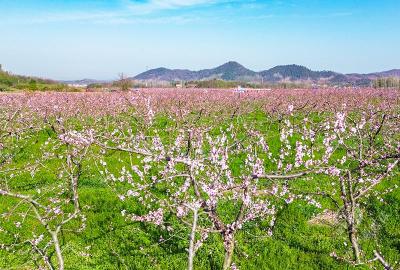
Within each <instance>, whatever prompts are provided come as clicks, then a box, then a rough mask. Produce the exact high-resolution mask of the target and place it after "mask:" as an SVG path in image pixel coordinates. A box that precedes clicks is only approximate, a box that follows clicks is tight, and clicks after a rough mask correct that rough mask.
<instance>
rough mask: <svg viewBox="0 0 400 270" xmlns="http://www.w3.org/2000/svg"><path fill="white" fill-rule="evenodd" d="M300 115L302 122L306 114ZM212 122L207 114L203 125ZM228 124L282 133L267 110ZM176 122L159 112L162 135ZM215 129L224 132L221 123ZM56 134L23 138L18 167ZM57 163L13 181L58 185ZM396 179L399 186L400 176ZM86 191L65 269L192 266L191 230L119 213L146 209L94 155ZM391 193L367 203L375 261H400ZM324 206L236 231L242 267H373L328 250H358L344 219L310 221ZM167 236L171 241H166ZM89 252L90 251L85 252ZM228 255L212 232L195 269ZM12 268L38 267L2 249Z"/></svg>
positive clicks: (398, 199) (398, 198) (21, 186)
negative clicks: (126, 195) (124, 194)
mask: <svg viewBox="0 0 400 270" xmlns="http://www.w3.org/2000/svg"><path fill="white" fill-rule="evenodd" d="M316 117H317V116H316ZM298 119H299V120H301V116H300V115H299V116H298ZM210 121H211V120H210V119H202V124H207V123H208V122H210ZM229 121H235V122H237V123H239V124H240V125H243V126H244V125H248V126H253V127H255V128H257V129H258V130H260V131H263V132H264V133H265V134H267V135H268V136H270V137H271V138H273V137H276V136H278V133H277V128H278V127H277V125H276V124H275V123H274V122H273V121H271V119H270V118H269V116H267V115H265V114H262V113H261V112H257V113H253V114H249V115H244V116H241V117H239V118H235V119H233V120H228V121H227V122H224V123H221V126H228V125H229V124H230V122H229ZM88 123H90V121H88ZM81 124H82V123H79V122H77V121H71V123H70V125H73V126H74V125H81ZM130 125H131V126H132V127H133V128H135V126H136V123H135V122H131V123H130ZM174 125H175V123H174V122H173V121H171V120H170V119H168V117H159V118H157V119H156V122H155V126H156V128H158V129H160V130H164V131H163V132H160V135H162V137H163V139H164V140H165V141H168V140H170V139H171V137H173V135H174V134H171V133H170V132H169V130H168V128H171V127H173V126H174ZM213 132H215V134H217V133H218V132H219V128H216V129H215V130H213ZM49 136H54V134H53V133H52V132H51V131H50V130H42V131H40V132H39V133H37V134H34V136H32V137H31V139H30V140H29V141H20V142H16V143H17V144H19V145H21V148H19V149H18V154H17V155H16V157H15V158H14V160H13V162H14V165H15V164H16V165H17V167H21V168H22V167H23V166H24V165H25V164H27V163H28V162H29V161H30V160H32V159H34V158H37V157H38V155H40V146H42V145H43V143H44V142H45V141H46V140H47V138H48V137H49ZM270 146H271V148H272V149H278V148H279V144H278V142H277V141H276V143H273V142H272V143H271V144H270ZM125 158H126V157H124V155H123V154H120V153H111V154H110V155H108V156H107V157H106V160H107V162H108V163H109V164H113V165H115V168H118V167H121V162H120V160H124V159H125ZM241 160H242V158H241V157H237V160H235V162H234V165H233V166H235V167H239V164H240V163H241ZM235 164H236V165H235ZM58 165H59V164H58V163H57V162H53V163H49V164H47V166H46V168H45V169H43V170H40V171H39V172H38V173H37V174H35V175H34V177H31V176H30V175H29V174H23V175H20V176H18V177H17V178H15V180H14V181H12V182H11V183H10V184H11V185H12V188H13V189H14V190H18V191H24V192H29V191H31V190H35V189H38V188H46V187H49V186H51V185H53V184H54V182H55V179H56V175H57V166H58ZM266 166H268V164H266ZM327 180H329V179H324V178H318V179H315V180H312V181H304V182H299V184H298V185H299V188H303V189H312V188H315V187H316V186H317V185H324V184H325V185H327ZM392 181H395V182H396V183H398V184H400V179H399V178H398V177H397V178H395V179H392ZM328 184H329V183H328ZM79 189H80V200H81V204H82V205H85V206H87V207H85V208H84V209H83V211H84V213H85V215H86V217H87V228H86V230H84V231H83V232H81V233H78V232H76V231H73V230H72V231H65V232H63V234H62V237H61V242H62V244H63V250H64V256H65V261H66V269H71V270H72V269H163V270H164V269H185V268H186V264H187V251H186V248H187V246H188V239H187V235H188V233H189V231H188V229H187V228H184V227H182V225H180V224H179V223H178V222H177V220H176V219H175V218H174V217H166V219H167V221H169V222H171V224H172V226H173V228H174V231H173V232H167V231H162V230H159V229H158V228H157V227H156V226H154V225H149V224H142V223H137V222H129V221H126V220H125V219H124V218H123V217H122V215H121V214H120V212H121V210H122V209H128V210H136V211H137V210H139V209H140V206H139V205H137V204H135V203H132V201H129V200H128V201H123V202H122V201H120V200H119V199H118V198H117V196H116V194H115V191H114V190H113V188H112V187H110V186H109V184H108V183H106V182H105V181H104V179H103V178H102V177H101V175H100V174H99V173H98V171H97V168H96V163H95V162H94V161H93V160H88V161H87V162H85V163H84V168H83V173H82V176H81V181H80V186H79ZM384 198H385V201H386V202H385V203H382V202H380V201H379V200H377V199H375V198H372V197H371V198H369V199H368V201H367V202H366V209H367V210H368V211H367V212H368V213H369V214H368V215H367V214H364V215H363V222H362V224H361V225H360V232H361V234H360V238H361V243H362V248H363V250H365V251H366V253H367V256H369V257H370V258H372V251H373V249H375V248H376V247H377V246H378V247H379V248H380V251H381V252H382V253H383V254H384V255H385V258H386V259H387V260H388V261H390V262H395V261H398V260H399V259H400V191H399V189H397V190H395V191H393V192H391V193H388V194H386V195H384ZM13 203H15V201H13V200H10V199H8V198H2V197H0V213H1V212H4V210H5V209H8V208H9V207H10V206H11V205H13ZM323 204H324V205H329V202H328V201H323ZM230 210H232V209H229V208H227V209H222V210H221V211H226V212H229V211H230ZM320 211H321V210H319V209H317V208H316V207H313V206H310V205H308V204H305V203H302V202H295V203H293V204H290V205H284V206H283V207H282V208H281V209H280V210H279V213H278V217H277V221H276V224H275V227H274V234H273V236H272V237H268V236H267V231H266V226H265V225H264V224H263V223H262V222H260V223H256V222H254V223H250V224H247V225H246V226H247V227H246V230H244V231H241V232H239V233H238V235H237V245H236V249H235V255H234V262H235V264H236V265H237V266H238V267H239V268H240V269H302V270H303V269H355V268H357V269H368V268H367V267H366V266H358V267H354V266H352V265H349V264H348V263H346V262H342V261H338V260H336V259H334V258H332V257H331V256H330V255H329V254H330V253H331V252H332V251H335V252H337V253H338V254H342V255H347V256H351V253H350V248H349V246H346V245H345V243H347V242H348V241H347V236H346V232H345V230H344V226H343V224H342V225H339V226H336V227H335V228H332V227H329V226H327V225H311V224H310V223H308V220H309V219H311V218H312V217H313V216H314V215H316V214H317V213H319V212H320ZM6 226H8V227H9V228H10V230H12V228H11V226H12V224H3V222H2V221H1V220H0V227H6ZM31 226H37V227H39V225H38V224H29V226H26V227H24V228H23V232H22V233H23V234H29V233H30V229H32V227H31ZM372 226H373V227H374V228H375V234H370V232H371V230H370V228H371V227H372ZM1 237H3V236H1V234H0V243H1V242H3V241H5V240H6V238H1ZM160 237H162V238H163V239H170V240H167V241H165V242H160V241H159V240H160ZM84 253H88V254H90V255H89V256H85V255H84ZM53 256H54V254H53ZM223 256H224V248H223V245H222V240H221V237H220V236H219V235H211V236H210V238H209V239H208V240H207V241H206V242H205V243H204V245H203V247H202V248H201V249H200V250H199V251H198V254H197V255H196V257H195V269H221V268H222V264H223ZM52 259H53V260H54V258H52ZM24 265H25V266H26V267H25V268H24ZM13 267H14V269H31V268H32V267H33V266H32V264H30V255H29V254H28V253H24V252H22V253H21V252H18V253H17V254H13V253H10V252H7V251H4V250H0V269H12V268H13Z"/></svg>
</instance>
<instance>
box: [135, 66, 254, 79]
mask: <svg viewBox="0 0 400 270" xmlns="http://www.w3.org/2000/svg"><path fill="white" fill-rule="evenodd" d="M256 74H257V73H256V72H254V71H251V70H249V69H247V68H245V67H244V66H242V65H240V64H239V63H237V62H228V63H226V64H223V65H222V66H219V67H216V68H213V69H203V70H199V71H191V70H187V69H167V68H156V69H152V70H149V71H146V72H143V73H141V74H139V75H137V76H135V77H134V78H133V79H135V80H158V81H180V80H183V81H194V80H205V79H222V80H227V81H232V80H239V79H248V78H251V77H254V76H256Z"/></svg>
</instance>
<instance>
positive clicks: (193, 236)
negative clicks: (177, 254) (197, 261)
mask: <svg viewBox="0 0 400 270" xmlns="http://www.w3.org/2000/svg"><path fill="white" fill-rule="evenodd" d="M197 219H198V210H197V209H195V210H193V223H192V231H191V233H190V242H189V264H188V270H193V259H194V255H195V253H196V251H195V250H194V244H195V241H196V228H197Z"/></svg>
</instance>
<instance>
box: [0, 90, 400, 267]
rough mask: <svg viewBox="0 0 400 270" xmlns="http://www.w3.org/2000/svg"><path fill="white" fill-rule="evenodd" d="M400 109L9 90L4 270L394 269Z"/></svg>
mask: <svg viewBox="0 0 400 270" xmlns="http://www.w3.org/2000/svg"><path fill="white" fill-rule="evenodd" d="M399 101H400V92H399V91H398V90H384V91H383V90H382V91H381V90H372V89H361V90H349V89H338V90H334V89H327V90H291V91H287V90H286V91H284V90H274V91H248V92H245V93H234V92H233V91H230V90H201V89H199V90H163V89H153V90H139V91H137V92H134V93H107V94H105V93H104V94H99V93H86V94H85V93H42V94H21V93H20V94H2V95H0V112H1V116H0V125H1V131H0V181H1V182H0V213H1V218H0V269H37V268H38V269H187V268H188V265H189V267H190V263H189V261H190V260H191V259H192V260H193V269H384V263H387V264H390V267H392V269H397V268H398V267H399V265H400V264H399V262H400V190H399V189H398V186H399V185H400V174H399V166H398V161H399V158H400V157H399V154H400V132H399V131H400V124H399V123H400V119H399V116H400V105H399V104H400V102H399ZM342 187H344V189H343V188H342ZM160 213H161V214H160ZM195 217H196V222H195V221H194V220H195ZM352 230H353V231H352ZM352 236H354V238H352ZM352 239H353V240H354V239H356V240H355V241H352ZM355 245H356V246H357V249H358V250H359V252H358V253H359V254H358V255H357V256H356V254H355V250H354V246H355ZM58 248H59V250H57V249H58ZM374 251H376V252H375V253H374ZM378 253H379V254H380V255H381V256H377V254H378ZM396 267H397V268H396ZM387 269H389V268H387Z"/></svg>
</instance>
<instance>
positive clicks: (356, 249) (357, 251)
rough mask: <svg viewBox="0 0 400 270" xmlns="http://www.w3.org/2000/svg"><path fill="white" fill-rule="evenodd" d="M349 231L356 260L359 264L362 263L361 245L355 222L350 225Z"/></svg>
mask: <svg viewBox="0 0 400 270" xmlns="http://www.w3.org/2000/svg"><path fill="white" fill-rule="evenodd" d="M348 231H349V239H350V242H351V247H352V249H353V255H354V260H355V262H356V263H357V264H360V263H361V258H360V247H359V245H358V240H357V230H356V228H355V227H354V224H351V225H349V226H348Z"/></svg>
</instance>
